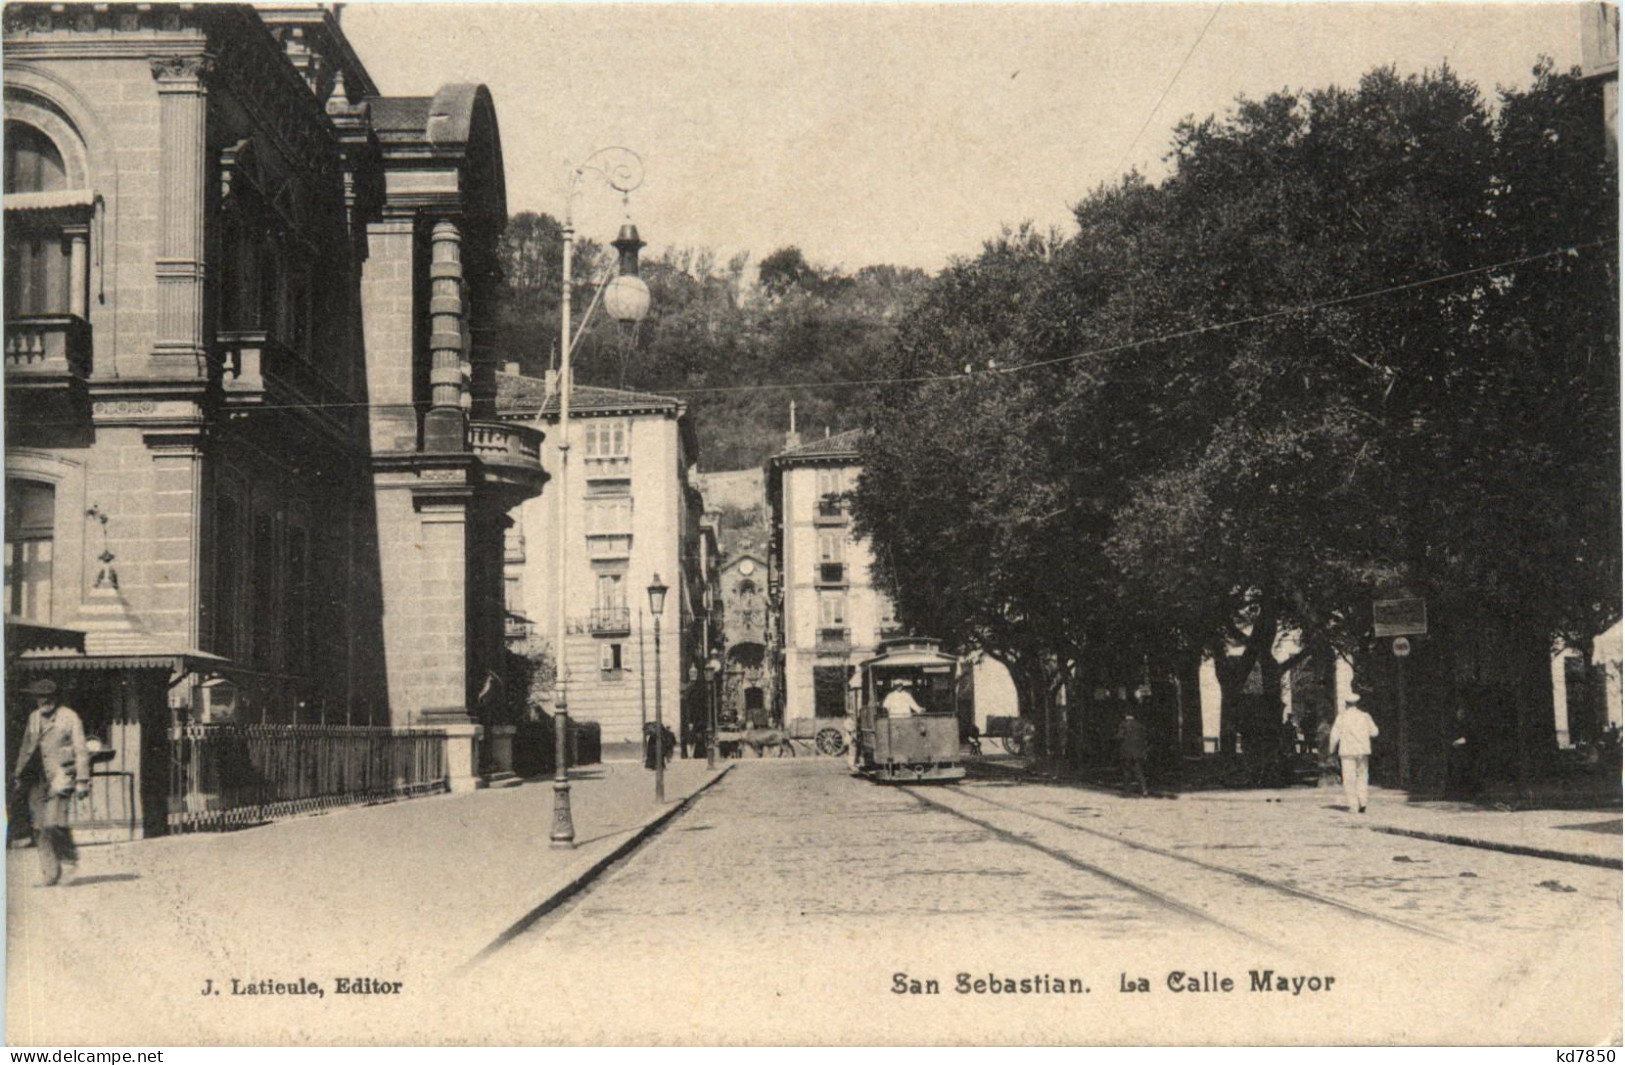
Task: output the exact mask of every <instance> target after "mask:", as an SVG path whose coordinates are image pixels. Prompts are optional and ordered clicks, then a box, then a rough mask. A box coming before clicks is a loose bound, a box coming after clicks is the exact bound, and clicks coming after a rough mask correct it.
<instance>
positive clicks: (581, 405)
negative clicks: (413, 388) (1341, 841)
mask: <svg viewBox="0 0 1625 1065" xmlns="http://www.w3.org/2000/svg"><path fill="white" fill-rule="evenodd" d="M497 387H498V394H499V401H498V407H499V410H500V412H501V417H502V419H503V421H504V423H505V424H509V425H521V424H536V423H538V422H539V423H540V424H543V425H547V426H557V424H558V398H557V396H556V394H552V393H551V392H550V389H549V383H548V382H547V381H544V380H541V379H538V378H533V377H525V376H521V375H519V374H517V373H512V372H507V371H504V372H501V373H499V374H498V376H497ZM539 412H540V413H539ZM569 438H570V449H571V456H572V459H571V476H570V482H571V483H570V485H569V489H568V490H569V497H568V499H567V502H566V508H567V511H568V513H567V517H566V520H567V522H568V530H567V535H566V537H565V538H564V539H563V540H562V541H561V539H560V537H559V535H558V503H557V500H556V499H555V498H554V497H553V496H552V495H551V494H550V495H548V496H546V497H544V498H538V499H533V500H531V501H529V502H527V503H525V504H524V505H522V506H521V507H520V508H519V511H518V524H517V530H516V533H514V534H510V541H509V542H510V551H509V554H508V563H507V569H506V579H507V603H508V609H507V613H508V617H509V619H510V630H511V632H512V634H513V635H514V636H515V637H516V638H517V637H520V636H522V635H524V634H525V633H527V632H528V633H529V634H530V636H531V637H532V639H534V640H537V641H539V642H541V643H546V644H548V645H549V647H551V642H552V641H553V639H554V634H553V628H554V618H555V609H556V599H555V596H557V595H559V594H561V592H562V594H563V595H564V597H565V599H564V611H565V627H566V634H565V639H564V648H563V654H562V656H561V660H562V663H563V666H564V668H565V670H566V674H567V675H566V685H567V695H568V700H569V711H570V716H571V717H572V718H575V719H577V720H580V721H594V722H597V723H598V725H599V727H600V728H601V730H602V739H603V744H604V750H605V755H606V757H614V756H617V755H622V756H624V755H627V754H630V753H633V752H635V751H637V750H638V747H639V743H640V740H639V737H640V736H641V734H642V729H643V725H644V723H645V722H647V721H653V720H654V718H655V700H656V694H657V684H658V692H659V697H660V699H661V703H662V713H661V719H662V720H663V721H664V722H665V723H666V725H667V726H668V727H669V728H670V729H671V730H672V732H673V733H674V734H675V733H678V732H679V730H680V729H681V728H682V726H683V724H684V711H685V709H686V708H689V707H690V705H691V704H692V703H693V702H695V700H696V694H693V693H698V692H700V691H702V689H703V679H702V678H703V669H704V665H705V660H706V648H707V644H706V640H707V636H708V634H709V614H708V610H709V605H710V597H709V596H707V595H706V592H705V583H706V576H705V566H706V563H707V560H708V558H709V557H710V556H709V555H708V553H707V552H706V550H705V549H704V546H703V542H704V541H703V536H702V531H701V528H700V517H701V503H700V497H699V492H698V490H697V489H695V488H694V487H693V485H692V484H691V483H690V468H691V466H692V465H693V463H694V461H695V456H696V454H697V450H698V445H697V443H696V440H695V436H694V430H693V426H692V425H691V424H690V422H689V418H688V412H687V408H686V407H685V406H684V404H682V403H681V402H680V401H678V400H676V399H672V398H671V397H669V396H657V395H650V394H647V393H640V392H626V391H618V390H614V389H604V388H593V387H590V386H582V385H577V386H575V387H574V388H572V389H571V399H570V425H569ZM557 444H558V441H557V438H556V433H554V432H549V433H548V435H547V439H546V442H545V444H544V450H543V461H544V463H545V464H546V465H547V466H548V468H550V469H552V468H556V461H557ZM561 551H562V552H563V553H564V566H565V584H564V586H563V587H562V588H561V587H560V585H559V582H558V576H557V574H558V568H557V567H558V554H557V553H558V552H561ZM656 576H658V577H659V578H660V579H661V582H662V583H663V584H665V585H666V586H667V587H668V588H669V589H670V592H669V593H668V595H667V598H666V603H665V607H664V609H663V611H662V616H661V619H660V625H661V643H662V648H661V654H660V656H659V670H658V673H659V677H658V681H657V678H656V672H657V671H656V655H655V644H654V638H655V620H654V618H653V617H651V616H650V611H649V600H648V594H647V589H648V587H649V585H650V584H651V583H652V582H653V581H654V578H655V577H656ZM692 712H693V711H692V710H691V709H690V710H689V713H692Z"/></svg>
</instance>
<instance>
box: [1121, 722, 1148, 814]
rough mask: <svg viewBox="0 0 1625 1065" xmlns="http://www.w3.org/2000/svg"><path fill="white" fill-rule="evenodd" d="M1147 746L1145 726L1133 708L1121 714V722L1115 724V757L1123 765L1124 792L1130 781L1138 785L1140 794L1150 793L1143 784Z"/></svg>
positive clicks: (1127, 788)
mask: <svg viewBox="0 0 1625 1065" xmlns="http://www.w3.org/2000/svg"><path fill="white" fill-rule="evenodd" d="M1148 746H1149V744H1148V743H1147V742H1146V735H1145V726H1144V725H1142V724H1141V723H1140V720H1139V719H1138V718H1136V717H1135V716H1134V711H1133V710H1130V711H1128V712H1127V713H1126V714H1124V715H1123V720H1122V723H1121V724H1119V725H1118V726H1117V759H1118V761H1119V762H1121V763H1122V765H1123V791H1124V792H1125V793H1127V791H1128V790H1129V784H1130V783H1131V782H1132V783H1134V784H1136V785H1138V786H1139V789H1140V794H1141V795H1149V794H1150V792H1149V791H1147V790H1146V786H1145V755H1146V749H1147V747H1148Z"/></svg>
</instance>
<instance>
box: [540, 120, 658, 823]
mask: <svg viewBox="0 0 1625 1065" xmlns="http://www.w3.org/2000/svg"><path fill="white" fill-rule="evenodd" d="M588 174H593V175H596V176H597V177H600V178H602V179H603V181H604V182H605V183H606V184H607V185H609V187H610V188H612V189H615V190H616V191H617V192H619V193H620V194H621V200H622V203H625V201H626V197H627V196H628V195H629V194H630V193H631V192H632V190H633V189H635V188H637V187H638V186H639V185H641V184H643V160H642V159H640V158H639V157H638V155H637V153H636V152H633V151H631V150H630V149H627V148H603V149H600V150H599V151H596V152H594V153H593V154H592V155H590V156H588V157H587V160H586V162H584V163H582V164H581V165H580V166H577V167H576V168H575V169H574V170H572V171H571V173H570V189H569V192H568V194H567V195H566V197H565V204H564V270H563V278H564V283H563V286H562V291H561V293H560V296H559V376H558V389H559V428H558V434H559V437H558V439H559V469H558V476H557V479H556V483H555V485H554V487H553V491H554V493H555V495H556V498H557V500H558V521H557V523H556V524H557V526H558V530H559V538H558V542H557V544H556V549H555V551H554V554H555V556H556V560H557V565H558V576H557V583H556V586H555V588H554V592H553V669H554V691H553V740H554V748H553V752H554V753H553V831H552V833H551V836H550V839H551V842H552V844H553V846H555V847H574V846H575V839H576V829H575V822H574V821H573V820H572V818H571V816H570V774H569V773H568V772H567V771H566V769H565V759H566V756H567V752H568V746H567V738H568V736H567V734H568V732H569V727H570V714H569V696H568V687H569V680H570V672H569V667H568V665H567V661H568V656H567V655H566V654H565V648H564V640H565V634H566V628H565V620H564V610H565V602H566V601H567V600H568V599H569V584H568V579H569V573H570V569H569V564H568V559H569V555H570V551H569V544H570V537H569V535H568V534H569V520H570V509H569V499H570V355H571V353H572V351H573V350H574V348H575V344H576V342H578V341H580V339H581V334H582V333H583V332H584V331H585V330H586V328H587V323H588V321H590V320H591V318H592V312H593V310H594V309H595V308H596V307H597V306H598V301H599V300H600V299H602V300H603V301H604V305H605V306H606V307H608V308H609V313H610V314H612V315H613V316H614V317H615V318H617V319H618V320H620V321H622V322H639V321H642V320H643V316H644V315H645V314H647V313H648V311H649V286H648V285H646V284H644V283H643V279H642V278H640V277H638V249H639V248H641V247H643V241H642V240H641V239H639V237H638V227H637V226H634V225H633V224H632V223H631V222H630V221H628V222H627V223H626V224H625V225H623V226H621V231H620V233H619V235H617V236H616V238H615V241H614V244H615V247H616V249H617V250H619V252H620V255H621V259H620V264H619V269H618V270H617V271H616V272H615V273H614V274H612V275H611V276H610V277H606V278H605V279H604V282H603V283H602V284H600V285H599V286H598V291H597V292H596V293H594V294H593V298H592V303H591V304H589V305H588V306H587V313H586V314H584V315H582V317H581V325H580V327H579V328H577V330H576V332H575V336H574V337H573V338H572V337H571V335H570V262H571V257H572V253H573V252H574V251H575V232H576V231H575V199H576V195H577V194H578V193H579V192H580V191H581V185H582V182H583V181H585V180H586V177H587V175H588ZM545 407H546V405H545V404H544V405H543V408H544V410H545ZM537 416H538V418H540V417H541V415H540V413H538V415H537ZM658 624H659V622H658V621H657V622H656V625H657V626H658ZM656 631H658V629H657V630H656Z"/></svg>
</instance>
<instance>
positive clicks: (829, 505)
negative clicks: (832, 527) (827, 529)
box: [817, 469, 846, 521]
mask: <svg viewBox="0 0 1625 1065" xmlns="http://www.w3.org/2000/svg"><path fill="white" fill-rule="evenodd" d="M817 493H818V518H819V520H821V521H835V520H843V519H845V517H846V471H845V470H843V469H825V470H819V471H818V474H817Z"/></svg>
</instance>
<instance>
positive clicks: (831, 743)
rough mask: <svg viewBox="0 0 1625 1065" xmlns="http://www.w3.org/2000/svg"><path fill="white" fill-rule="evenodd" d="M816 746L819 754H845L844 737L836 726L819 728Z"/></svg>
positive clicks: (832, 755)
mask: <svg viewBox="0 0 1625 1065" xmlns="http://www.w3.org/2000/svg"><path fill="white" fill-rule="evenodd" d="M817 747H818V753H819V754H827V755H829V756H830V757H832V758H833V757H834V756H836V755H838V754H845V753H846V737H845V736H843V735H841V730H840V729H838V728H826V729H819V730H818V740H817Z"/></svg>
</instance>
